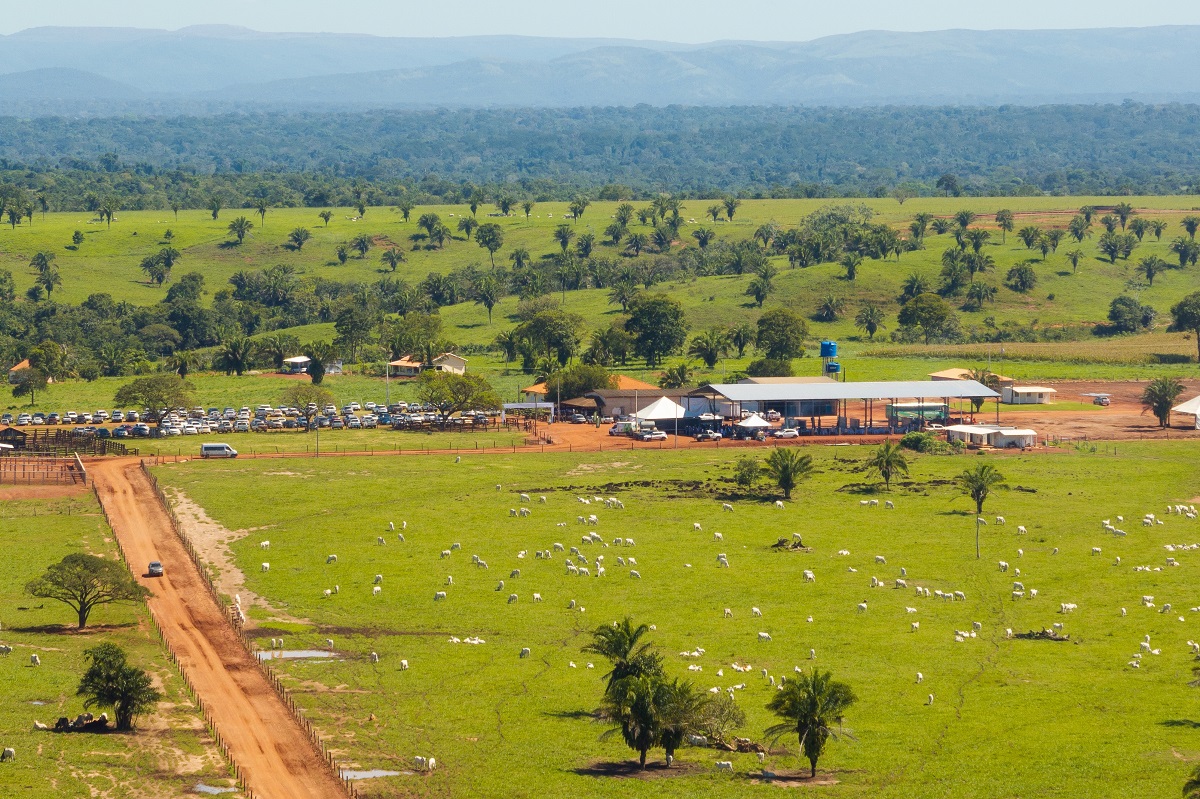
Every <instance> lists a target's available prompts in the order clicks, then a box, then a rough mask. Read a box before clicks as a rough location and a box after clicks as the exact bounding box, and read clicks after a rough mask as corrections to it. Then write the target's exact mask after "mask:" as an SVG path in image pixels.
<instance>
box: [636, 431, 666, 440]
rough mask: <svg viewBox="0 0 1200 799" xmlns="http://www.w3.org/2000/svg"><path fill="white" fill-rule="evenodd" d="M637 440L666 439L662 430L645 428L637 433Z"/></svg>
mask: <svg viewBox="0 0 1200 799" xmlns="http://www.w3.org/2000/svg"><path fill="white" fill-rule="evenodd" d="M638 440H639V441H666V440H667V434H666V433H664V432H663V431H662V430H645V431H643V432H641V433H639V434H638Z"/></svg>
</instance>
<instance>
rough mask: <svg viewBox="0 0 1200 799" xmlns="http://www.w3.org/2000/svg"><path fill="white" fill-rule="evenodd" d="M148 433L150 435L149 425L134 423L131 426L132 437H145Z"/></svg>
mask: <svg viewBox="0 0 1200 799" xmlns="http://www.w3.org/2000/svg"><path fill="white" fill-rule="evenodd" d="M149 435H150V425H148V424H135V425H134V426H133V437H134V438H146V437H147V436H149Z"/></svg>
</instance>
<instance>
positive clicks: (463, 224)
mask: <svg viewBox="0 0 1200 799" xmlns="http://www.w3.org/2000/svg"><path fill="white" fill-rule="evenodd" d="M477 227H479V222H478V220H476V219H475V217H473V216H464V217H463V218H462V219H460V220H458V230H459V232H460V233H462V234H463V235H464V236H466V237H467V238H468V239H469V238H471V236H473V235H474V234H475V229H476V228H477Z"/></svg>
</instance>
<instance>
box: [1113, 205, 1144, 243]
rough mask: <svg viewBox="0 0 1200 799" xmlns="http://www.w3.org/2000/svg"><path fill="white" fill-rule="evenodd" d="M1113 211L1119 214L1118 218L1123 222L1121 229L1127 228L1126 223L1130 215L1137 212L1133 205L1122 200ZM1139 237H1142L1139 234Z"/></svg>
mask: <svg viewBox="0 0 1200 799" xmlns="http://www.w3.org/2000/svg"><path fill="white" fill-rule="evenodd" d="M1113 213H1114V214H1116V215H1117V219H1119V220H1120V222H1121V230H1124V229H1125V223H1126V222H1128V221H1129V217H1131V216H1133V215H1134V214H1136V213H1137V211H1135V210H1133V206H1132V205H1130V204H1129V203H1126V202H1120V203H1117V204H1116V205H1114V206H1113ZM1138 238H1141V236H1139V237H1138Z"/></svg>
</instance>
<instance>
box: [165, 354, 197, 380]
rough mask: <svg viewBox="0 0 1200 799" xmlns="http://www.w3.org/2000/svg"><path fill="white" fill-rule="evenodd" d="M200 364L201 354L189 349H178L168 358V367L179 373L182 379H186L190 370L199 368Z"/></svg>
mask: <svg viewBox="0 0 1200 799" xmlns="http://www.w3.org/2000/svg"><path fill="white" fill-rule="evenodd" d="M200 364H201V360H200V356H199V355H197V354H196V353H195V352H190V351H188V350H176V351H175V352H174V353H173V354H172V355H171V357H170V358H168V359H167V368H169V369H170V370H171V371H172V372H174V373H175V374H177V375H179V379H180V380H186V379H187V376H188V372H191V371H193V370H194V369H196V368H198V367H199V366H200Z"/></svg>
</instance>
